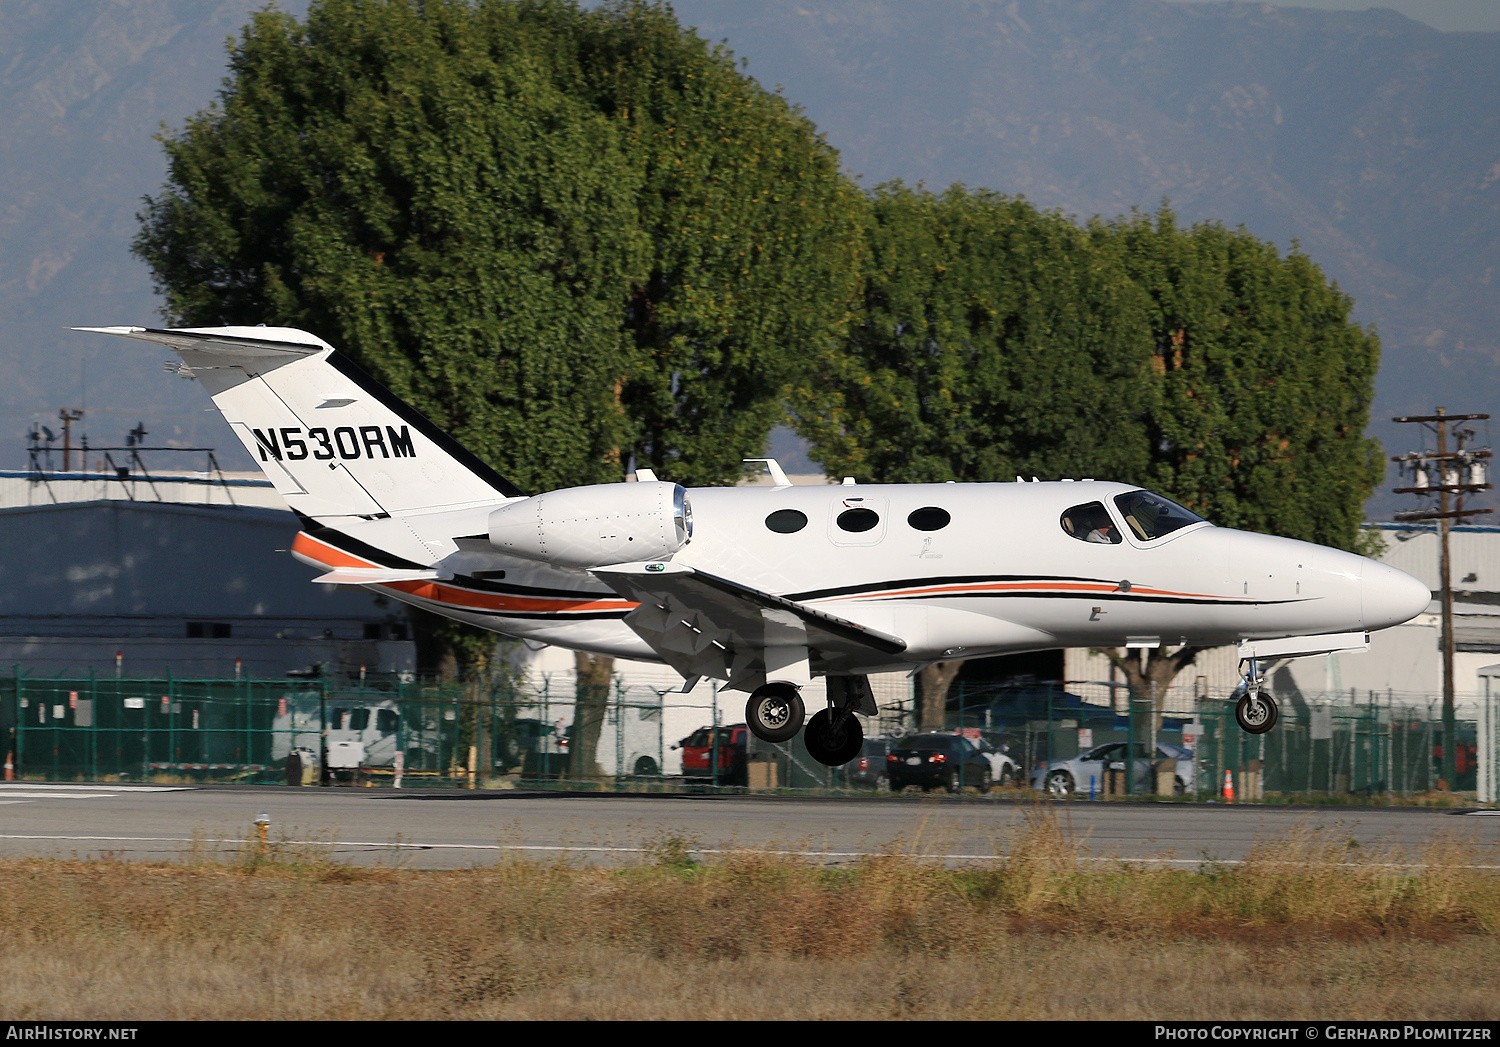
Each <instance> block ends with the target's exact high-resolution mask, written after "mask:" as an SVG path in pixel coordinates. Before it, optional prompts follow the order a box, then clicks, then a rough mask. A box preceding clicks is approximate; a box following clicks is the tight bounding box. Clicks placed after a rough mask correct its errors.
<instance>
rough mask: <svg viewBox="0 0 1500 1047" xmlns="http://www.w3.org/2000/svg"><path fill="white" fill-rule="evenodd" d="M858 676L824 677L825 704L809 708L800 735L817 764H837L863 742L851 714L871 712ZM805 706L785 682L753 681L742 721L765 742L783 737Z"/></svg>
mask: <svg viewBox="0 0 1500 1047" xmlns="http://www.w3.org/2000/svg"><path fill="white" fill-rule="evenodd" d="M868 692H869V683H868V681H866V680H865V678H864V677H829V679H828V699H829V705H828V708H827V709H821V710H819V711H818V712H816V713H813V715H812V717H811V718H810V719H808V720H807V731H806V732H805V733H804V734H803V736H802V741H803V743H804V744H805V745H806V746H807V752H808V755H809V756H811V757H812V758H813V759H814V760H817V761H818V762H819V763H821V764H826V765H827V766H829V767H837V766H839V765H840V764H845V763H848V762H849V761H850V760H852V759H854V758H855V757H856V756H858V755H859V753H860V750H861V749H863V748H864V744H865V731H864V728H863V727H861V726H860V723H859V719H858V718H857V717H856V716H855V715H854V713H855V710H856V709H860V710H861V711H866V710H864V708H863V706H864V703H865V702H866V701H868V703H869V709H868V710H867V711H868V712H869V714H870V715H872V716H873V715H874V713H875V708H874V697H873V695H870V694H869V693H868ZM805 712H806V710H805V709H804V707H803V704H802V693H801V691H800V690H799V689H798V688H797V687H796V686H794V685H792V684H789V683H768V684H766V685H764V686H763V687H757V688H756V689H755V691H754V693H752V694H751V695H750V700H749V701H748V702H746V703H745V723H746V724H748V725H749V727H750V733H752V734H754V735H755V737H757V738H759V739H760V740H761V741H765V742H785V741H789V740H791V739H792V738H793V737H795V736H796V734H797V732H798V731H799V730H801V729H802V721H803V717H804V716H805Z"/></svg>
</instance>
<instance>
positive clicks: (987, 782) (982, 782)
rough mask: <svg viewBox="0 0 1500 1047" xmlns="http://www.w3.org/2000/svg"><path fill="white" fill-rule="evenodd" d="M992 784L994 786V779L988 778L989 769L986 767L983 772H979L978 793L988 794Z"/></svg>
mask: <svg viewBox="0 0 1500 1047" xmlns="http://www.w3.org/2000/svg"><path fill="white" fill-rule="evenodd" d="M993 784H994V779H993V778H991V777H990V769H989V768H988V767H986V768H985V769H984V770H982V771H980V772H979V791H980V793H987V792H989V791H990V786H991V785H993Z"/></svg>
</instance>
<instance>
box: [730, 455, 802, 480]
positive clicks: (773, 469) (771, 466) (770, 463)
mask: <svg viewBox="0 0 1500 1047" xmlns="http://www.w3.org/2000/svg"><path fill="white" fill-rule="evenodd" d="M740 461H742V462H744V463H745V464H746V465H749V464H750V463H751V462H762V463H764V465H765V467H766V472H768V473H770V474H771V482H772V483H773V484H775V485H776V486H777V487H790V486H792V481H790V480H788V479H787V478H786V473H785V472H783V471H782V468H781V463H780V462H778V461H777V460H776V459H774V458H741V459H740Z"/></svg>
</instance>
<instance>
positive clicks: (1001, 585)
mask: <svg viewBox="0 0 1500 1047" xmlns="http://www.w3.org/2000/svg"><path fill="white" fill-rule="evenodd" d="M1120 591H1121V590H1120V587H1119V586H1118V585H1109V584H1102V583H1098V582H972V583H966V584H962V585H932V586H924V587H923V588H920V589H887V590H886V591H884V592H876V593H851V594H849V595H847V596H835V597H831V598H829V599H828V600H816V601H813V602H815V603H834V602H837V601H841V600H879V599H882V598H884V597H888V596H934V595H942V594H944V593H985V592H1077V593H1115V592H1120ZM1129 592H1130V594H1131V595H1132V596H1134V595H1137V594H1140V595H1145V596H1175V597H1178V598H1181V599H1192V600H1235V597H1232V596H1212V595H1210V594H1208V593H1178V592H1173V591H1171V590H1170V589H1147V588H1145V587H1143V586H1138V585H1136V586H1131V587H1130V590H1129ZM1236 602H1239V601H1236Z"/></svg>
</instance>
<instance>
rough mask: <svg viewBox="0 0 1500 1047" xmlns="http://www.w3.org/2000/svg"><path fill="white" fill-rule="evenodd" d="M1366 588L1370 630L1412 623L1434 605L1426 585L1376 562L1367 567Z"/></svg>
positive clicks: (1366, 619) (1365, 609)
mask: <svg viewBox="0 0 1500 1047" xmlns="http://www.w3.org/2000/svg"><path fill="white" fill-rule="evenodd" d="M1362 589H1363V593H1362V596H1363V603H1364V619H1365V628H1366V629H1385V628H1388V627H1389V626H1392V625H1400V624H1401V623H1403V622H1409V621H1411V620H1412V619H1413V618H1415V617H1416V616H1417V615H1419V614H1421V613H1422V612H1423V611H1425V610H1427V607H1428V605H1429V604H1431V603H1432V593H1431V592H1430V591H1429V590H1428V588H1427V585H1426V583H1424V582H1422V581H1420V580H1419V579H1416V578H1413V577H1412V576H1411V575H1409V574H1407V573H1406V572H1405V571H1398V570H1396V569H1395V568H1394V567H1388V566H1387V565H1385V564H1383V563H1376V562H1375V561H1373V560H1371V561H1368V562H1367V563H1366V565H1365V569H1364V579H1363V583H1362Z"/></svg>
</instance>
